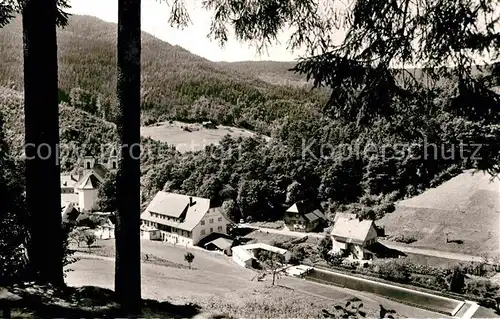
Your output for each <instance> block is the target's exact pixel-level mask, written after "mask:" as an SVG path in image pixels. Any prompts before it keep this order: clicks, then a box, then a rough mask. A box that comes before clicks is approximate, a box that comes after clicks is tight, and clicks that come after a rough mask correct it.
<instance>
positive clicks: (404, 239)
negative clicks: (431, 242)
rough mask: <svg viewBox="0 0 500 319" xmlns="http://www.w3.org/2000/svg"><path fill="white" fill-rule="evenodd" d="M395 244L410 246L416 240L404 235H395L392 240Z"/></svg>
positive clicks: (413, 237)
mask: <svg viewBox="0 0 500 319" xmlns="http://www.w3.org/2000/svg"><path fill="white" fill-rule="evenodd" d="M393 240H394V241H395V242H398V243H404V244H411V243H414V242H416V241H417V240H418V239H417V238H416V237H415V236H412V235H410V236H405V235H404V234H400V235H397V236H395V237H394V238H393Z"/></svg>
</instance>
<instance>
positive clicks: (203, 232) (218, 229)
mask: <svg viewBox="0 0 500 319" xmlns="http://www.w3.org/2000/svg"><path fill="white" fill-rule="evenodd" d="M217 231H218V232H221V231H222V226H218V227H217ZM213 232H214V229H213V228H212V227H210V233H209V234H211V233H213ZM200 233H201V235H202V236H203V235H206V231H205V230H204V229H202V230H201V231H200Z"/></svg>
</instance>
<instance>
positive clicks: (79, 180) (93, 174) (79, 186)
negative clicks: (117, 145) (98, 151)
mask: <svg viewBox="0 0 500 319" xmlns="http://www.w3.org/2000/svg"><path fill="white" fill-rule="evenodd" d="M117 162H118V158H117V156H116V153H112V154H111V156H110V157H109V159H108V162H107V163H105V164H100V163H97V161H96V159H95V158H94V157H92V156H85V157H84V158H83V160H82V161H81V165H80V166H78V167H76V168H75V169H73V171H71V173H69V174H67V175H61V206H63V207H65V206H67V205H68V204H70V203H71V204H73V205H74V207H75V208H76V209H78V210H79V211H80V212H88V211H91V210H92V209H93V208H94V206H95V204H96V202H97V193H98V187H99V185H100V184H101V183H102V182H103V181H104V179H105V178H106V175H107V174H108V173H109V172H110V171H113V170H115V169H116V168H117Z"/></svg>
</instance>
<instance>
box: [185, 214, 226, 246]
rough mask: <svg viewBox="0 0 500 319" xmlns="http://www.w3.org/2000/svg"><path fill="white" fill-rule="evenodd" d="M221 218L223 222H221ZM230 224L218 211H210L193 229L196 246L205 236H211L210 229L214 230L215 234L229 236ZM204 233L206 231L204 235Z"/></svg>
mask: <svg viewBox="0 0 500 319" xmlns="http://www.w3.org/2000/svg"><path fill="white" fill-rule="evenodd" d="M219 218H220V219H221V220H219ZM210 221H212V222H210ZM202 224H203V225H202ZM228 224H230V222H229V220H227V218H226V217H225V216H224V215H222V214H221V213H220V212H219V211H218V210H213V211H209V212H208V213H207V214H205V216H203V218H202V219H201V221H200V222H199V223H198V225H196V227H195V228H194V229H193V242H194V244H195V245H196V244H197V243H198V242H199V241H200V240H202V239H203V238H204V237H205V236H207V235H210V233H211V231H210V228H212V232H213V233H220V234H227V225H228ZM203 231H205V233H204V234H203Z"/></svg>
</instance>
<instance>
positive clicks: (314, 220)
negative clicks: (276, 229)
mask: <svg viewBox="0 0 500 319" xmlns="http://www.w3.org/2000/svg"><path fill="white" fill-rule="evenodd" d="M283 220H284V222H285V225H286V226H287V227H288V229H290V230H291V231H299V232H312V231H316V230H322V227H325V226H326V224H327V219H326V216H325V214H324V213H323V211H322V210H321V207H320V206H319V205H318V204H316V203H315V202H313V201H300V202H297V203H295V204H293V205H292V206H291V207H290V208H288V209H287V210H286V212H285V216H284V218H283Z"/></svg>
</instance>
